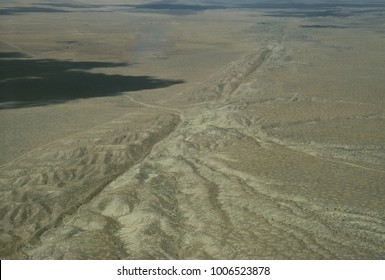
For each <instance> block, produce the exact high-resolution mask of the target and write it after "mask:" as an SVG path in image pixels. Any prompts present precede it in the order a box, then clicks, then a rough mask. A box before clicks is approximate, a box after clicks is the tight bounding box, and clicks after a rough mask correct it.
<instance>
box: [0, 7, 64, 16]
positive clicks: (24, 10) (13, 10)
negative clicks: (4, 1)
mask: <svg viewBox="0 0 385 280" xmlns="http://www.w3.org/2000/svg"><path fill="white" fill-rule="evenodd" d="M66 12H68V11H66V10H60V9H52V8H46V7H36V6H28V7H9V8H1V9H0V16H1V15H2V16H5V15H22V14H28V13H66Z"/></svg>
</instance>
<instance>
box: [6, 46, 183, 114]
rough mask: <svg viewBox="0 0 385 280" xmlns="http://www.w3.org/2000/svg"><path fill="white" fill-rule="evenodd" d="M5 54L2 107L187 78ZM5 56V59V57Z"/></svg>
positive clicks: (152, 86) (112, 92) (109, 93)
mask: <svg viewBox="0 0 385 280" xmlns="http://www.w3.org/2000/svg"><path fill="white" fill-rule="evenodd" d="M13 54H14V55H15V56H14V57H12V53H1V54H0V57H3V59H0V108H17V107H26V106H42V105H49V104H52V103H62V102H66V101H69V100H74V99H83V98H93V97H103V96H116V95H119V94H121V93H122V92H126V91H140V90H145V89H156V88H164V87H169V86H171V85H174V84H179V83H183V82H184V81H183V80H167V79H158V78H155V77H151V76H123V75H107V74H100V73H90V72H87V70H90V69H93V68H100V67H104V68H106V67H118V66H126V65H127V64H123V63H109V62H87V61H86V62H83V61H61V60H53V59H27V58H25V59H24V58H18V57H20V56H19V55H18V53H13ZM4 57H5V58H4Z"/></svg>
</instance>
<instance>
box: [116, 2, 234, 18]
mask: <svg viewBox="0 0 385 280" xmlns="http://www.w3.org/2000/svg"><path fill="white" fill-rule="evenodd" d="M115 6H116V7H120V8H129V11H133V9H134V11H135V12H153V13H167V14H173V15H187V14H194V13H199V12H203V11H206V10H214V9H226V8H227V7H226V6H225V5H199V4H181V3H172V2H171V3H170V2H169V1H157V2H152V3H146V4H136V5H134V4H122V5H115Z"/></svg>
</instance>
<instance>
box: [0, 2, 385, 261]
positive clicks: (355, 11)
mask: <svg viewBox="0 0 385 280" xmlns="http://www.w3.org/2000/svg"><path fill="white" fill-rule="evenodd" d="M85 2H86V1H83V3H85ZM100 2H103V1H100ZM148 2H149V1H148ZM182 2H183V1H182ZM132 3H133V4H134V1H132ZM20 5H21V4H20ZM21 6H23V5H21ZM12 7H13V8H15V7H16V6H15V5H12V4H4V5H3V8H4V9H7V8H8V14H5V15H3V16H2V17H3V18H2V19H1V23H2V24H3V26H5V28H3V29H2V30H1V32H0V40H1V42H0V53H1V54H2V56H1V58H0V63H2V64H3V65H10V66H9V67H13V66H12V65H19V64H20V63H22V64H21V65H29V66H33V67H30V68H29V69H32V70H33V71H32V70H29V71H28V72H26V73H21V74H23V75H24V76H21V74H20V72H18V71H14V72H12V71H6V69H4V66H3V67H2V68H1V72H0V73H1V87H2V89H3V90H5V92H6V94H3V95H2V100H1V101H2V102H1V103H0V107H1V110H0V129H1V131H2V132H3V133H2V135H1V138H0V139H1V154H2V158H1V159H0V160H1V161H0V164H1V166H0V205H1V206H0V221H1V228H0V244H1V247H0V257H1V258H2V259H384V258H385V249H384V248H385V207H384V205H385V149H384V143H385V130H384V129H383V128H384V127H385V112H384V110H385V109H384V108H385V104H384V103H385V99H384V98H383V94H384V91H385V84H384V82H383V77H384V76H385V75H384V74H385V70H384V67H383V66H384V59H385V50H384V48H383V46H384V45H385V36H384V34H385V30H384V27H385V21H384V18H385V17H383V15H384V9H385V7H383V8H379V7H377V8H376V12H373V11H371V10H370V11H368V9H367V8H366V9H363V8H362V9H361V10H360V8H357V7H356V8H351V7H345V8H343V9H341V10H338V11H339V13H338V14H336V12H335V11H333V13H332V14H331V15H330V14H328V15H327V16H326V15H324V14H322V13H325V9H322V8H319V9H321V12H322V13H321V16H320V14H319V12H320V11H318V10H317V11H318V13H317V16H315V15H314V13H315V12H314V10H311V11H307V10H306V11H305V12H306V13H305V12H304V11H303V10H300V11H293V10H290V9H289V10H287V9H283V8H282V7H280V8H279V9H278V7H277V8H274V7H273V8H271V7H270V8H269V9H267V8H266V9H250V8H248V9H241V8H237V9H212V10H210V9H202V8H199V10H197V11H194V12H191V13H187V12H186V11H184V13H183V15H180V14H176V12H175V11H172V12H170V11H169V12H165V11H161V12H160V11H153V10H151V11H148V10H140V11H135V10H134V11H132V10H128V11H126V10H122V9H121V7H120V8H119V7H115V6H110V5H109V6H100V7H99V6H98V7H92V8H91V10H90V11H88V12H87V13H75V12H73V10H76V9H80V8H79V7H73V6H69V7H65V8H62V9H65V10H66V12H63V11H62V12H60V13H59V12H58V13H52V11H51V12H50V13H48V12H42V11H40V12H28V13H23V14H10V13H11V11H12V13H14V11H15V9H13V10H12V9H10V8H12ZM17 7H19V6H17ZM23 7H29V6H28V5H27V4H24V6H23ZM39 7H47V6H44V5H42V4H40V6H39ZM51 8H52V7H51ZM56 9H57V7H56ZM81 9H90V8H87V7H82V8H81ZM130 9H134V8H132V7H131V8H130ZM142 9H143V8H142ZM112 15H113V16H112ZM345 15H347V16H345ZM58 17H59V18H60V19H62V20H60V21H57V18H58ZM91 22H92V23H93V24H90V23H91ZM374 23H375V24H374ZM202 26H205V28H202ZM57 30H60V31H61V32H60V34H61V35H60V38H58V34H57ZM111 30H113V32H111ZM17 56H18V57H17ZM80 62H81V63H80ZM90 62H92V64H90ZM12 63H13V64H12ZM17 63H19V64H17ZM42 65H44V67H42ZM47 65H49V67H51V68H50V69H52V70H51V72H54V73H53V74H52V73H51V72H49V73H47V71H46V70H44V69H46V68H45V67H47ZM10 69H11V68H10ZM15 69H16V70H18V68H15ZM42 69H43V70H42ZM11 73H14V74H12V75H11ZM61 76H65V77H66V80H68V79H72V80H71V81H72V82H73V85H72V84H71V87H70V89H73V90H74V91H76V90H78V91H79V92H77V94H75V95H71V94H65V95H62V94H59V93H61V91H63V92H64V93H66V92H67V88H66V86H67V85H66V82H63V80H62V79H61V78H60V77H61ZM36 77H37V78H40V82H39V83H37V82H36V81H35V80H36ZM84 80H86V81H89V82H88V83H87V84H86V85H85V86H84V87H80V85H79V84H80V83H78V82H76V81H84ZM15 81H16V82H15ZM98 81H101V83H102V84H103V86H98V84H97V83H98ZM58 84H59V85H60V86H58ZM133 84H134V85H133ZM36 85H39V86H40V87H38V90H40V91H43V90H46V92H45V93H44V94H43V93H41V92H40V91H38V90H37V91H36V93H37V94H38V95H35V94H34V95H33V96H40V97H41V98H30V96H31V95H28V92H29V91H31V92H33V93H35V91H34V90H35V89H34V87H35V86H36ZM78 85H79V86H78ZM117 85H119V86H117ZM51 87H53V89H54V90H55V93H52V92H51V91H50V89H52V88H51ZM15 89H16V90H15ZM69 91H71V90H69ZM11 93H12V94H11ZM16 97H17V98H16ZM4 132H5V133H4Z"/></svg>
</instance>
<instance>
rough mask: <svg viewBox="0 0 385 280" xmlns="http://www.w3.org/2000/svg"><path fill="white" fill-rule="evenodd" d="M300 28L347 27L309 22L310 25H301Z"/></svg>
mask: <svg viewBox="0 0 385 280" xmlns="http://www.w3.org/2000/svg"><path fill="white" fill-rule="evenodd" d="M301 27H302V28H333V29H345V28H348V27H345V26H338V25H321V24H311V25H301Z"/></svg>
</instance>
